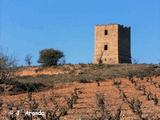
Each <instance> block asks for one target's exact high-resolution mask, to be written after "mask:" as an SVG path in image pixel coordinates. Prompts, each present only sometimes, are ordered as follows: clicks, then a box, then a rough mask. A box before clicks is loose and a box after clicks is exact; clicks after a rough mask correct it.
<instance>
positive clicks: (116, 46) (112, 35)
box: [94, 24, 131, 64]
mask: <svg viewBox="0 0 160 120" xmlns="http://www.w3.org/2000/svg"><path fill="white" fill-rule="evenodd" d="M94 48H95V49H94V63H99V62H100V60H101V62H102V63H105V64H118V63H131V61H130V59H128V58H130V57H131V55H130V28H127V27H123V26H122V25H119V24H110V25H97V26H96V27H95V46H94Z"/></svg>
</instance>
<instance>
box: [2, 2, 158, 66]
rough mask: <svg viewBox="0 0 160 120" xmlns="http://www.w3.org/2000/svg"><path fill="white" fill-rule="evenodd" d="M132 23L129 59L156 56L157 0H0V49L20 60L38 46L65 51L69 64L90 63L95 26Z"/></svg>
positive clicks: (35, 53) (151, 60) (147, 60)
mask: <svg viewBox="0 0 160 120" xmlns="http://www.w3.org/2000/svg"><path fill="white" fill-rule="evenodd" d="M108 23H119V24H124V25H126V26H131V29H132V57H133V58H136V59H139V61H140V62H141V63H144V62H145V63H157V62H158V59H160V52H159V51H160V0H0V47H3V48H4V49H8V52H9V53H10V54H14V55H15V56H16V57H17V58H18V60H19V64H20V65H22V64H24V57H25V56H26V54H28V53H30V54H32V55H33V63H34V64H36V62H37V59H38V55H39V54H38V53H39V50H41V49H43V48H56V49H60V50H62V51H64V53H65V55H66V61H67V62H69V63H79V62H81V63H82V62H84V63H88V62H92V61H93V52H94V26H95V25H96V24H108Z"/></svg>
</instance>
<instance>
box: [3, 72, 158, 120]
mask: <svg viewBox="0 0 160 120" xmlns="http://www.w3.org/2000/svg"><path fill="white" fill-rule="evenodd" d="M27 111H30V112H33V113H36V112H37V113H38V112H39V111H41V112H43V113H44V114H43V115H34V114H26V112H27ZM0 120H160V77H159V76H145V77H144V76H142V75H139V76H134V75H133V74H128V75H127V76H126V77H123V78H122V77H112V78H110V79H109V78H108V79H102V78H100V76H98V77H97V78H96V79H95V80H94V81H88V80H86V79H84V78H83V79H80V80H78V81H73V82H66V83H57V84H54V86H52V87H49V88H48V89H45V90H42V91H34V92H32V91H30V92H24V93H21V94H16V95H9V94H3V95H1V98H0Z"/></svg>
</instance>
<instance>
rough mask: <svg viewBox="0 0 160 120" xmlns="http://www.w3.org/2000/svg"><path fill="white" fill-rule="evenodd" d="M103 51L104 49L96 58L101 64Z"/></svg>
mask: <svg viewBox="0 0 160 120" xmlns="http://www.w3.org/2000/svg"><path fill="white" fill-rule="evenodd" d="M103 53H104V51H101V53H100V56H99V58H98V59H97V62H98V64H102V63H103V60H102V57H103Z"/></svg>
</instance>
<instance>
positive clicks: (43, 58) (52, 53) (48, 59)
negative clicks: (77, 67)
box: [38, 48, 64, 66]
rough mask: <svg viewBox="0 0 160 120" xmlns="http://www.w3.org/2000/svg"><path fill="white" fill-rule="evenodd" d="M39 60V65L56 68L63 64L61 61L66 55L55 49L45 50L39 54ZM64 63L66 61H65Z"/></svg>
mask: <svg viewBox="0 0 160 120" xmlns="http://www.w3.org/2000/svg"><path fill="white" fill-rule="evenodd" d="M39 54H40V55H39V60H38V63H40V64H42V65H43V66H54V65H58V64H62V63H59V62H62V61H61V59H63V58H64V54H63V52H62V51H60V50H55V49H53V48H49V49H43V50H41V51H40V52H39ZM63 62H64V61H63Z"/></svg>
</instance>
